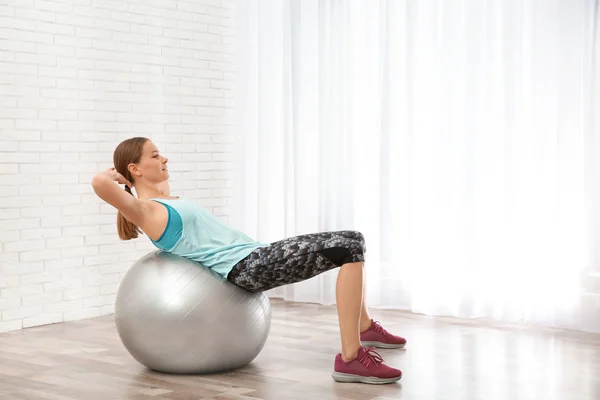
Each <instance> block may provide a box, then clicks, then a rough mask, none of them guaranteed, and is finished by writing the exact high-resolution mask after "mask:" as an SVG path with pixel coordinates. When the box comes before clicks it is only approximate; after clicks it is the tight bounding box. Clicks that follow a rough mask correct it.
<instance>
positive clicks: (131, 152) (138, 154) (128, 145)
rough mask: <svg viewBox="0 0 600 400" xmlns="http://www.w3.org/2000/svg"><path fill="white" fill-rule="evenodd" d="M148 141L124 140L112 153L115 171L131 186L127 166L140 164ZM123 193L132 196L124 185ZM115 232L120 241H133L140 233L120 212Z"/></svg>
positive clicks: (144, 139)
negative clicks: (117, 233)
mask: <svg viewBox="0 0 600 400" xmlns="http://www.w3.org/2000/svg"><path fill="white" fill-rule="evenodd" d="M148 140H149V139H148V138H145V137H133V138H130V139H127V140H124V141H122V142H121V143H119V145H118V146H117V148H116V149H115V151H114V153H113V164H114V166H115V169H116V170H117V172H118V173H120V174H121V175H123V177H125V179H127V180H128V181H129V182H131V183H132V184H134V182H133V176H132V175H131V173H130V172H129V168H128V166H129V164H131V163H133V164H137V163H139V162H140V159H141V158H142V150H143V148H144V145H145V144H146V142H147V141H148ZM125 191H126V192H127V193H129V194H130V195H132V196H133V193H131V188H130V187H129V186H127V185H125ZM117 231H118V232H119V237H120V238H121V240H131V239H135V238H137V237H138V235H139V234H140V233H142V231H141V230H140V228H139V227H138V226H137V225H135V224H134V223H132V222H131V221H129V220H128V219H127V218H125V216H124V215H123V214H122V213H121V212H120V211H119V212H118V213H117Z"/></svg>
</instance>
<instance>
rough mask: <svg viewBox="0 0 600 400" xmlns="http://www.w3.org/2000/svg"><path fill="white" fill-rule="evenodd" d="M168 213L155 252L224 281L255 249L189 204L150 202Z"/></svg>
mask: <svg viewBox="0 0 600 400" xmlns="http://www.w3.org/2000/svg"><path fill="white" fill-rule="evenodd" d="M149 200H153V201H157V202H159V203H161V204H163V205H164V206H165V207H166V208H167V210H168V215H169V217H168V222H167V227H166V228H165V230H164V232H163V233H162V235H161V237H160V238H159V239H158V240H156V241H154V240H152V239H150V240H151V241H152V243H153V244H154V246H156V247H157V248H158V249H160V250H163V251H165V252H168V253H171V254H175V255H178V256H181V257H185V258H188V259H191V260H194V261H196V262H198V263H200V264H202V265H203V266H205V267H207V268H210V269H212V270H213V271H215V272H216V273H218V274H219V275H220V276H221V277H223V278H224V279H226V278H227V275H228V274H229V272H230V271H231V270H232V269H233V267H234V266H235V265H236V264H237V263H238V262H239V261H241V260H242V259H244V258H245V257H247V256H248V255H249V254H250V253H251V252H252V251H254V250H256V249H257V248H259V247H264V246H268V244H267V243H260V242H256V241H254V240H252V239H251V238H249V237H248V236H246V235H245V234H244V233H242V232H240V231H238V230H236V229H234V228H231V227H229V226H227V225H226V224H225V223H223V222H221V221H220V220H219V219H217V218H216V217H215V216H213V215H212V214H211V213H209V212H207V211H206V210H205V209H204V208H203V207H202V206H200V205H199V204H198V203H196V202H195V201H192V200H184V199H159V198H151V199H149Z"/></svg>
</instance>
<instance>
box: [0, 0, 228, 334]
mask: <svg viewBox="0 0 600 400" xmlns="http://www.w3.org/2000/svg"><path fill="white" fill-rule="evenodd" d="M233 6H234V3H233V1H232V0H186V1H183V0H181V1H180V0H119V1H114V0H52V1H49V0H48V1H47V0H5V1H2V2H0V188H1V190H0V332H4V331H9V330H15V329H21V328H27V327H31V326H36V325H42V324H48V323H55V322H61V321H69V320H75V319H81V318H88V317H95V316H100V315H105V314H110V313H112V312H113V310H114V300H115V294H116V291H117V288H118V285H119V282H120V280H121V278H122V277H123V274H124V273H125V272H126V271H127V269H128V268H129V266H130V265H131V263H132V262H133V261H135V260H136V259H138V258H139V257H140V256H142V255H143V254H145V253H146V252H147V251H149V250H151V249H152V246H151V245H150V244H149V242H148V240H147V238H146V237H141V238H140V239H137V240H135V241H130V242H121V241H119V239H118V236H117V233H116V224H115V216H116V212H115V210H114V209H113V208H112V207H110V206H107V205H104V204H101V203H100V201H99V199H98V198H97V197H96V195H95V194H94V193H93V191H92V188H91V185H90V180H91V178H92V176H93V175H94V173H96V172H97V171H99V170H101V169H106V168H109V167H111V166H112V151H113V149H114V148H115V146H116V145H117V144H118V142H120V141H121V140H123V139H126V138H128V137H131V136H138V135H139V136H147V137H150V138H151V139H152V140H153V141H154V142H155V143H157V145H158V146H159V148H160V149H161V150H162V152H164V153H165V154H166V155H167V156H168V157H169V159H170V170H171V175H172V188H173V191H174V192H175V193H177V194H180V195H183V196H187V197H192V198H196V199H198V200H199V201H200V202H201V203H202V204H203V205H205V206H206V207H208V208H209V209H212V210H213V212H214V213H215V214H216V215H218V216H220V217H222V218H223V219H225V220H228V215H229V212H230V210H229V206H230V204H231V199H230V197H231V190H230V182H231V169H232V165H231V164H232V160H233V157H232V151H233V149H232V144H231V143H232V140H233V136H232V134H231V131H230V125H231V124H230V120H231V115H232V113H231V107H232V102H233V96H232V94H231V89H232V87H233V85H232V72H233V71H235V65H234V64H233V57H234V55H233V53H234V51H233V47H232V45H231V43H233V40H232V36H233V15H234V12H233Z"/></svg>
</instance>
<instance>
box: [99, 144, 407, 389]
mask: <svg viewBox="0 0 600 400" xmlns="http://www.w3.org/2000/svg"><path fill="white" fill-rule="evenodd" d="M167 161H168V160H167V158H166V157H164V156H162V155H161V154H160V153H159V151H158V149H157V148H156V146H155V145H154V143H152V141H150V140H149V139H147V138H142V137H135V138H131V139H127V140H125V141H123V142H121V143H120V144H119V145H118V146H117V148H116V149H115V151H114V155H113V162H114V168H110V169H109V170H107V171H102V172H100V173H98V174H97V175H96V176H94V178H93V180H92V186H93V188H94V191H95V192H96V194H97V195H98V196H99V197H100V198H101V199H103V200H104V201H106V202H107V203H109V204H111V205H112V206H113V207H115V208H116V209H117V210H118V218H117V228H118V233H119V237H120V238H121V239H123V240H130V239H134V238H137V237H138V234H140V233H144V234H146V235H147V236H148V237H149V238H150V240H151V241H152V243H153V244H154V245H155V246H156V247H157V248H158V249H160V250H163V251H167V252H170V253H173V254H177V255H180V256H182V257H187V258H189V259H192V260H195V261H197V262H198V263H199V264H201V265H203V266H204V267H207V268H211V269H212V270H214V271H215V272H217V273H218V274H220V275H221V276H222V277H223V279H227V280H229V281H231V282H232V283H234V284H235V285H238V286H240V287H242V288H244V289H246V290H249V291H265V290H269V289H272V288H274V287H277V286H282V285H287V284H291V283H295V282H300V281H302V280H305V279H309V278H311V277H314V276H316V275H318V274H320V273H323V272H325V271H328V270H330V269H333V268H337V267H339V268H340V270H339V274H338V278H337V287H336V302H337V310H338V320H339V327H340V336H341V342H342V343H341V345H342V351H341V353H339V354H337V355H336V357H335V360H334V371H333V374H332V376H333V378H334V379H335V380H336V381H339V382H362V383H391V382H395V381H398V380H399V379H400V378H401V377H402V372H401V371H400V370H398V369H395V368H391V367H389V366H387V365H385V364H384V363H383V359H382V357H381V356H380V355H379V354H378V353H377V352H375V350H374V349H373V348H371V347H381V348H401V347H404V345H405V344H406V340H405V339H403V338H401V337H399V336H395V335H392V334H390V333H389V332H387V331H386V330H385V329H384V328H383V327H382V326H381V325H380V324H379V323H378V322H375V321H373V320H372V319H371V317H370V316H369V311H368V310H367V306H366V304H365V303H364V302H363V296H364V291H365V288H364V285H363V266H364V261H365V259H364V253H365V250H366V249H365V241H364V238H363V236H362V234H361V233H359V232H355V231H338V232H324V233H314V234H309V235H302V236H297V237H292V238H288V239H284V240H281V241H278V242H275V243H270V244H268V243H259V242H256V241H254V240H252V239H251V238H249V237H248V236H246V235H245V234H243V233H242V232H240V231H238V230H236V229H233V228H231V227H229V226H227V225H225V224H224V223H222V222H221V221H220V220H218V219H217V218H216V217H214V216H213V215H211V214H209V213H208V212H207V211H206V210H205V209H204V208H202V207H201V206H200V205H198V204H197V203H196V202H195V201H191V200H186V199H181V198H179V197H174V196H171V193H170V190H169V183H168V180H169V170H168V168H167ZM115 182H116V183H119V184H124V185H125V190H124V191H123V190H122V189H121V188H120V187H119V186H118V185H116V184H115ZM132 187H135V190H136V193H137V196H138V197H137V198H136V197H135V196H134V195H133V194H132V192H131V188H132Z"/></svg>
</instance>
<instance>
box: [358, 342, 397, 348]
mask: <svg viewBox="0 0 600 400" xmlns="http://www.w3.org/2000/svg"><path fill="white" fill-rule="evenodd" d="M361 344H362V345H363V346H365V347H378V348H381V349H401V348H403V347H404V346H406V343H402V344H393V343H383V342H361Z"/></svg>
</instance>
